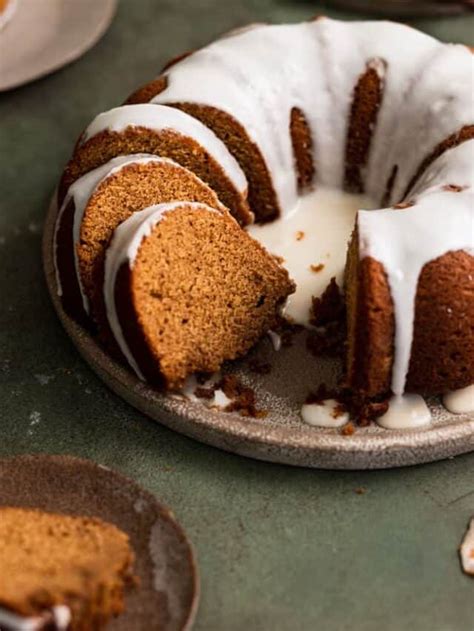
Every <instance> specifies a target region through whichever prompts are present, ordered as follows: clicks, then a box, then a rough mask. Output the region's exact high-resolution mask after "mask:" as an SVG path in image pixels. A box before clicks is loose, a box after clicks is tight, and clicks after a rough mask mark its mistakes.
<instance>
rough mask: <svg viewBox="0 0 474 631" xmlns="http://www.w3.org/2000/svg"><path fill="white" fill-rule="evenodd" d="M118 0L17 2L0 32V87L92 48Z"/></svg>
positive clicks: (51, 68) (34, 76)
mask: <svg viewBox="0 0 474 631" xmlns="http://www.w3.org/2000/svg"><path fill="white" fill-rule="evenodd" d="M116 6H117V0H15V7H14V11H12V15H11V18H10V19H9V21H8V23H6V24H5V26H4V28H3V29H2V30H1V31H0V91H2V90H10V89H11V88H16V87H17V86H19V85H22V84H24V83H27V82H28V81H33V79H37V78H38V77H42V76H44V75H46V74H48V73H50V72H53V71H54V70H57V69H58V68H61V66H64V65H66V64H68V63H70V62H71V61H74V60H75V59H77V58H78V57H80V56H81V55H82V54H84V53H85V52H86V51H87V50H89V48H91V47H92V46H93V45H94V44H95V43H96V42H97V41H98V40H99V39H100V38H101V37H102V35H103V34H104V33H105V31H106V30H107V28H108V26H109V24H110V22H111V21H112V18H113V16H114V13H115V9H116Z"/></svg>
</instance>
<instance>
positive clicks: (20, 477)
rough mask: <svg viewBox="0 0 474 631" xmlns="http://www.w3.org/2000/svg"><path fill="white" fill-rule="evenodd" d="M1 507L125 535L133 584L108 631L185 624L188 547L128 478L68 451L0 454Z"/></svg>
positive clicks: (193, 603)
mask: <svg viewBox="0 0 474 631" xmlns="http://www.w3.org/2000/svg"><path fill="white" fill-rule="evenodd" d="M0 505H8V506H20V507H23V508H39V509H43V510H46V511H50V512H58V513H67V514H69V515H85V516H90V517H100V518H101V519H104V520H106V521H108V522H111V523H112V524H115V525H116V526H118V527H119V528H121V529H122V530H123V531H125V532H126V533H127V534H128V535H129V536H130V540H131V543H132V546H133V549H134V551H135V554H136V563H135V572H136V574H137V575H138V576H139V578H140V583H141V584H140V587H139V588H137V589H134V590H131V591H130V593H129V594H128V595H127V598H126V611H125V613H123V614H122V615H120V616H119V617H118V618H116V619H114V620H113V621H112V622H111V623H110V624H109V625H108V626H107V629H110V631H131V629H133V631H185V630H188V631H189V629H191V627H192V624H193V621H194V618H195V615H196V610H197V605H198V600H199V578H198V573H197V568H196V562H195V559H194V554H193V551H192V548H191V544H190V543H189V541H188V540H187V538H186V535H185V534H184V532H183V530H182V528H181V526H180V525H179V524H178V523H177V522H176V520H175V518H174V516H173V514H172V513H171V512H170V511H169V510H168V509H167V508H165V507H164V506H162V505H161V504H160V503H159V502H158V501H157V500H156V498H155V497H154V496H153V495H152V494H151V493H148V492H147V491H145V490H144V489H142V488H140V487H139V486H138V485H137V484H135V482H133V481H131V480H129V479H127V478H125V477H123V476H122V475H120V474H118V473H116V472H115V471H111V470H110V469H107V468H106V467H103V466H101V465H97V464H95V463H93V462H90V461H88V460H80V459H78V458H72V457H70V456H46V455H35V456H17V457H16V458H4V459H0Z"/></svg>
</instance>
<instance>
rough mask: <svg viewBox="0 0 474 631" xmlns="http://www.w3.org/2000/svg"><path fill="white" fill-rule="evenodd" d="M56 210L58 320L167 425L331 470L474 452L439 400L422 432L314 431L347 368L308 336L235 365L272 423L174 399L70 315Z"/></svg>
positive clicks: (103, 373) (241, 449)
mask: <svg viewBox="0 0 474 631" xmlns="http://www.w3.org/2000/svg"><path fill="white" fill-rule="evenodd" d="M56 214H57V208H56V204H55V202H54V201H53V202H52V203H51V205H50V208H49V211H48V215H47V218H46V223H45V228H44V235H43V263H44V268H45V274H46V280H47V284H48V288H49V292H50V295H51V299H52V301H53V304H54V307H55V309H56V311H57V313H58V316H59V318H60V320H61V322H62V324H63V326H64V328H65V329H66V331H67V333H68V334H69V336H70V337H71V339H72V340H73V342H74V344H75V345H76V347H77V348H78V350H79V352H80V353H81V354H82V356H83V357H84V358H85V360H86V361H87V362H88V363H89V365H90V366H91V368H92V369H93V370H94V371H95V372H96V373H97V374H98V375H99V376H100V377H101V378H102V379H103V381H104V382H105V383H106V384H107V385H108V386H109V387H110V388H111V389H112V390H113V391H114V392H116V393H117V394H118V395H119V396H121V397H122V398H123V399H125V400H126V401H128V402H129V403H130V404H131V405H133V406H134V407H136V408H137V409H138V410H140V411H141V412H143V413H144V414H147V415H148V416H150V417H151V418H153V419H155V420H156V421H159V422H160V423H162V424H164V425H166V426H167V427H169V428H171V429H174V430H176V431H178V432H181V433H183V434H186V435H187V436H190V437H191V438H195V439H196V440H200V441H202V442H204V443H207V444H210V445H213V446H215V447H218V448H220V449H224V450H226V451H231V452H233V453H236V454H240V455H243V456H249V457H253V458H258V459H261V460H268V461H272V462H280V463H285V464H291V465H298V466H304V467H317V468H325V469H382V468H389V467H399V466H406V465H414V464H420V463H423V462H432V461H435V460H441V459H444V458H449V457H452V456H455V455H458V454H462V453H467V452H470V451H474V418H473V417H472V416H470V415H468V414H459V415H454V414H451V413H449V412H447V411H446V409H445V408H444V407H442V406H441V405H440V404H439V402H438V401H437V400H431V401H429V402H428V403H429V406H430V408H431V411H432V416H433V422H432V424H431V425H429V426H427V427H426V428H420V429H417V430H398V431H397V430H386V429H382V428H380V427H378V426H376V425H371V426H369V427H364V428H356V430H355V432H354V433H353V434H352V435H345V434H343V433H341V431H340V430H339V429H326V428H319V427H311V426H309V425H307V424H305V423H304V422H303V421H302V420H301V416H300V409H301V405H302V404H303V403H304V401H305V399H306V397H307V395H308V393H309V392H310V391H314V390H315V389H316V388H317V386H318V384H319V383H325V384H326V385H327V386H329V387H330V386H331V385H332V384H334V383H335V382H336V380H337V377H338V374H339V372H340V365H339V364H338V362H337V360H334V359H330V358H318V359H316V358H314V357H313V356H312V355H310V354H309V353H308V352H306V351H305V345H306V335H305V333H304V332H303V333H302V334H299V335H296V336H295V337H294V343H293V345H292V346H289V347H283V348H282V349H281V350H280V351H278V352H276V351H275V350H274V349H273V346H272V344H271V343H270V341H269V340H268V339H263V340H262V341H261V342H260V343H259V344H258V345H257V347H256V348H255V349H254V350H253V351H252V352H251V354H250V355H249V357H248V358H247V359H246V360H243V361H238V362H232V363H231V364H229V366H228V367H227V369H226V370H227V371H228V372H231V373H233V374H236V375H237V376H238V377H239V379H240V380H241V381H242V382H243V383H244V384H245V385H248V386H250V387H251V388H253V390H254V391H255V393H256V396H257V403H258V407H259V408H261V409H263V410H265V412H266V413H267V415H266V416H265V418H260V419H253V418H248V417H243V416H240V415H239V414H237V413H235V412H233V413H228V412H224V411H222V410H218V409H210V408H208V407H206V406H205V405H203V403H202V402H200V401H192V400H189V399H188V398H185V397H180V396H176V395H166V394H162V393H160V392H158V391H157V390H155V389H154V388H152V387H150V386H149V385H147V384H146V383H143V382H142V381H140V380H139V379H138V378H137V377H136V376H135V375H134V374H132V373H131V371H130V370H129V369H128V368H127V367H125V366H123V365H122V364H120V363H118V362H116V361H114V360H113V359H111V358H110V357H109V356H108V355H107V354H106V353H105V352H104V351H103V350H102V348H101V347H100V346H99V345H98V344H97V343H96V341H95V339H94V338H93V337H91V336H90V335H89V334H88V333H87V332H86V331H85V330H84V329H83V328H82V327H80V326H79V325H78V324H77V323H76V322H74V321H73V320H72V319H71V318H69V317H68V315H67V314H66V313H65V312H64V310H63V308H62V304H61V300H60V298H59V296H58V293H57V284H56V274H55V268H54V262H53V236H54V223H55V218H56ZM249 359H250V360H256V361H258V362H259V363H264V364H270V365H271V371H270V372H269V373H268V374H259V373H258V372H254V371H252V370H251V367H250V366H249Z"/></svg>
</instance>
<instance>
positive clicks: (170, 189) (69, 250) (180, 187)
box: [55, 154, 224, 336]
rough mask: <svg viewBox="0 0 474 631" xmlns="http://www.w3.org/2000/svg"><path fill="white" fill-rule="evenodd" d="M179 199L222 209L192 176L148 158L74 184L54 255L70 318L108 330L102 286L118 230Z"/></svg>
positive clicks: (120, 160)
mask: <svg viewBox="0 0 474 631" xmlns="http://www.w3.org/2000/svg"><path fill="white" fill-rule="evenodd" d="M176 199H182V200H184V201H188V200H189V201H196V202H203V203H206V204H208V205H209V206H212V207H214V208H219V209H224V207H223V206H222V204H221V203H220V202H219V200H218V198H217V195H216V194H215V193H214V191H212V190H211V189H210V188H209V186H207V185H206V184H205V183H204V182H203V181H202V180H200V179H199V178H198V177H197V176H196V175H194V173H192V172H191V171H189V170H188V169H185V168H184V167H182V166H180V165H179V164H177V163H175V162H173V161H171V160H168V159H166V158H158V157H156V156H152V155H149V154H138V155H131V156H119V157H117V158H114V159H112V160H110V161H109V162H107V163H106V164H105V165H102V166H101V167H98V168H97V169H94V170H93V171H91V172H90V173H88V174H86V175H84V176H83V177H81V178H80V179H79V180H77V181H76V182H75V183H74V184H73V185H72V186H71V188H70V190H69V192H68V195H67V197H66V199H65V202H64V204H63V207H62V209H61V211H60V213H59V215H58V221H57V230H56V248H55V251H56V268H57V273H58V281H59V285H60V291H61V294H62V302H63V305H64V307H65V309H66V310H67V312H68V313H69V314H70V315H72V317H74V318H75V319H76V320H78V321H79V322H84V321H85V320H86V315H90V316H91V317H92V319H93V320H94V322H95V323H96V324H97V326H98V328H99V332H103V331H104V329H107V326H106V317H105V310H104V304H103V292H102V286H103V280H104V260H105V251H106V248H107V245H108V243H109V241H110V238H111V236H112V234H113V231H114V229H115V228H116V227H117V226H118V225H119V224H120V223H121V222H122V221H124V220H125V219H127V218H128V217H129V216H130V215H131V214H132V213H133V212H135V211H139V210H143V208H146V207H148V206H151V205H153V204H158V203H163V202H169V201H173V200H176ZM106 336H107V335H106Z"/></svg>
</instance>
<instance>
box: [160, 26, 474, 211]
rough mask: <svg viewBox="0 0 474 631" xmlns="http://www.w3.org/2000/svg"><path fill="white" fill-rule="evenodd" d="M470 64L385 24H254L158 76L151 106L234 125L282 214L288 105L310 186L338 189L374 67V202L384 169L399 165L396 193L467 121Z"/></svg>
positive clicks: (289, 189) (451, 49) (288, 202)
mask: <svg viewBox="0 0 474 631" xmlns="http://www.w3.org/2000/svg"><path fill="white" fill-rule="evenodd" d="M400 42H403V46H400ZM472 57H473V56H472V55H471V54H470V52H469V51H468V49H467V48H466V47H464V46H447V45H443V44H441V43H440V42H438V41H437V40H435V39H434V38H432V37H429V36H427V35H424V34H422V33H420V32H419V31H416V30H414V29H411V28H409V27H406V26H403V25H401V24H395V23H390V22H382V21H379V22H350V23H349V22H347V23H345V22H340V21H336V20H330V19H327V18H324V19H320V20H317V21H314V22H305V23H301V24H291V25H267V26H265V25H257V26H255V27H253V28H252V29H250V30H244V31H238V32H236V33H234V34H230V35H228V36H226V37H225V38H223V39H220V40H217V41H215V42H213V43H212V44H210V45H209V46H206V47H205V48H203V49H201V50H199V51H196V52H195V53H194V54H192V55H190V56H189V57H187V58H186V59H184V60H182V61H180V62H178V63H177V64H174V65H173V66H172V67H170V68H169V69H168V70H167V71H166V73H165V74H166V76H167V78H168V87H167V88H166V89H165V90H164V91H162V92H161V93H160V94H158V95H157V96H155V97H154V98H153V99H152V102H155V103H174V102H180V101H181V102H183V101H184V102H194V103H200V104H204V105H210V106H214V107H218V108H220V109H221V110H223V111H225V112H226V113H228V114H230V115H231V116H233V117H234V118H235V119H236V120H238V121H239V122H240V123H241V124H242V125H243V126H244V128H245V129H246V131H247V133H248V135H249V136H250V138H251V140H252V141H253V142H255V143H256V144H257V146H258V147H259V149H260V151H261V153H262V155H263V157H264V160H265V162H266V164H267V167H268V168H269V170H270V172H271V175H272V180H273V183H274V186H275V189H276V192H277V196H278V199H279V201H280V205H281V206H282V208H283V210H284V211H285V212H289V211H291V209H292V207H293V206H294V204H295V201H296V197H297V192H296V183H295V177H294V163H293V150H292V146H291V140H290V137H289V133H288V127H289V120H290V112H291V109H292V108H293V107H298V108H300V109H301V110H302V111H303V113H304V114H305V116H306V119H307V121H308V124H309V127H310V130H311V134H312V137H313V140H314V159H315V164H316V165H317V181H318V183H321V184H323V185H328V186H332V187H341V186H342V181H343V173H344V153H345V143H346V125H345V124H344V121H346V120H347V119H348V117H349V113H350V107H351V104H352V98H353V90H354V86H355V85H356V83H357V81H358V79H359V77H360V76H361V75H362V74H363V73H364V71H365V70H366V68H367V65H368V64H369V65H371V66H372V67H373V68H375V70H376V71H377V73H378V74H379V76H380V77H381V79H382V80H383V83H384V97H383V100H382V103H381V107H380V110H379V114H378V120H377V125H376V128H375V129H374V135H373V139H372V145H371V155H370V159H369V164H368V168H367V171H366V173H365V175H366V184H367V191H368V193H369V195H370V196H371V197H372V198H374V199H380V198H381V197H382V193H383V191H384V188H385V184H386V181H387V179H388V176H389V174H390V171H391V168H392V165H393V164H394V163H399V167H400V172H399V177H398V178H397V182H396V188H395V191H396V193H397V194H398V192H399V191H400V190H402V188H403V187H404V186H406V185H407V182H408V178H409V177H410V176H411V175H412V174H413V171H414V169H415V167H416V166H418V164H419V163H420V162H421V160H422V159H423V158H424V157H425V156H426V155H427V154H429V153H430V152H431V151H432V149H433V148H434V146H436V144H437V143H438V142H441V140H443V139H444V138H445V137H447V136H448V135H450V134H451V133H453V132H454V131H456V130H457V129H459V128H460V127H461V126H462V125H464V124H469V123H472V94H471V93H470V91H471V90H472V86H471V84H472V81H471V82H470V81H469V78H470V77H472V71H473V68H474V65H473V59H472ZM427 95H428V96H427ZM453 96H455V97H456V98H452V97H453ZM401 112H403V113H404V114H403V116H401ZM433 117H435V118H436V124H434V123H433ZM401 120H403V121H409V124H405V125H400V121H401ZM394 136H395V137H396V141H395V142H394V140H393V139H394ZM413 147H416V151H413V150H412V148H413ZM408 148H410V151H407V149H408ZM387 158H389V159H387Z"/></svg>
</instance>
